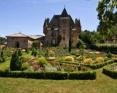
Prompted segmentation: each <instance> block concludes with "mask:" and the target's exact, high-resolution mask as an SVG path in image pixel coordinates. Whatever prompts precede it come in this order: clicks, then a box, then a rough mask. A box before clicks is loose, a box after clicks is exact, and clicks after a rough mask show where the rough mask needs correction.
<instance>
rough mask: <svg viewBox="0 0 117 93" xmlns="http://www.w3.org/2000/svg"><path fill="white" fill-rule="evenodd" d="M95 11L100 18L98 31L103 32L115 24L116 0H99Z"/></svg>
mask: <svg viewBox="0 0 117 93" xmlns="http://www.w3.org/2000/svg"><path fill="white" fill-rule="evenodd" d="M97 11H98V18H99V20H100V22H99V26H98V31H101V32H102V34H105V33H106V31H107V30H108V29H109V28H111V27H112V26H113V25H116V24H117V0H100V1H99V3H98V7H97Z"/></svg>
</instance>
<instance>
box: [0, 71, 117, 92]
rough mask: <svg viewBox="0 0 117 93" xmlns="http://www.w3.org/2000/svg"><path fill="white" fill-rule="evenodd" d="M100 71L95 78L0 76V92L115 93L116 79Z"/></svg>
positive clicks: (116, 88) (116, 87)
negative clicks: (38, 78) (43, 78)
mask: <svg viewBox="0 0 117 93" xmlns="http://www.w3.org/2000/svg"><path fill="white" fill-rule="evenodd" d="M101 71H102V69H99V70H97V71H96V72H97V79H96V80H57V81H56V80H36V79H23V78H0V93H116V92H117V80H114V79H111V78H110V77H108V76H105V75H104V74H102V73H101Z"/></svg>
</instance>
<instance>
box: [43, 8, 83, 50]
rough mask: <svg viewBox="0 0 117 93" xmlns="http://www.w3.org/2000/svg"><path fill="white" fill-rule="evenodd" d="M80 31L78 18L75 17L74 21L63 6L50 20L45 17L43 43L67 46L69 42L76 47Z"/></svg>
mask: <svg viewBox="0 0 117 93" xmlns="http://www.w3.org/2000/svg"><path fill="white" fill-rule="evenodd" d="M80 32H81V25H80V20H78V19H75V22H74V21H73V19H72V17H71V16H70V15H69V14H68V13H67V11H66V9H65V8H64V10H63V12H62V13H61V15H54V16H53V18H52V19H51V20H49V18H47V19H45V22H44V26H43V33H44V34H45V39H44V45H45V46H60V47H63V48H67V47H69V44H71V46H72V47H76V45H77V43H78V40H79V34H80Z"/></svg>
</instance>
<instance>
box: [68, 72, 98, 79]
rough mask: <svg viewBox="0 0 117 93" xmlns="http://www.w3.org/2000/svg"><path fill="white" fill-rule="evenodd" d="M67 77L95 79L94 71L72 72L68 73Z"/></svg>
mask: <svg viewBox="0 0 117 93" xmlns="http://www.w3.org/2000/svg"><path fill="white" fill-rule="evenodd" d="M69 79H83V80H87V79H91V80H93V79H96V72H80V73H77V72H72V73H69Z"/></svg>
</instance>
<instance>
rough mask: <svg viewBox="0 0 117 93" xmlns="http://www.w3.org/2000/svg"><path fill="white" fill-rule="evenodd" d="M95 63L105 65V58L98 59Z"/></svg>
mask: <svg viewBox="0 0 117 93" xmlns="http://www.w3.org/2000/svg"><path fill="white" fill-rule="evenodd" d="M95 63H104V58H103V57H97V58H96V60H95Z"/></svg>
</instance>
